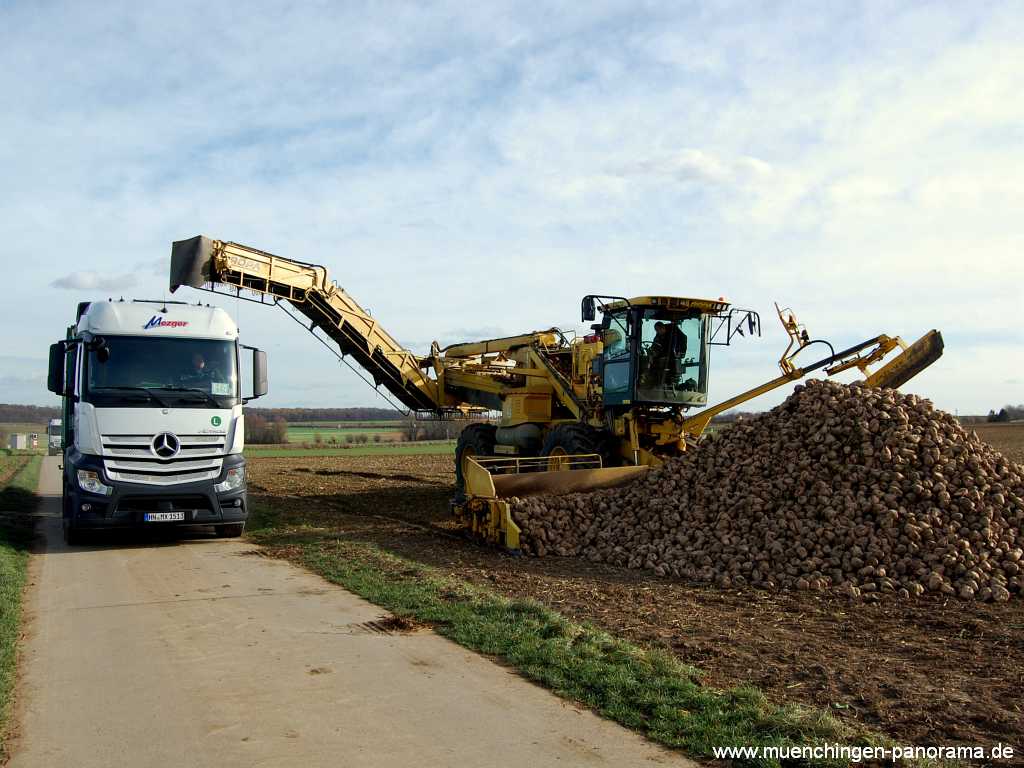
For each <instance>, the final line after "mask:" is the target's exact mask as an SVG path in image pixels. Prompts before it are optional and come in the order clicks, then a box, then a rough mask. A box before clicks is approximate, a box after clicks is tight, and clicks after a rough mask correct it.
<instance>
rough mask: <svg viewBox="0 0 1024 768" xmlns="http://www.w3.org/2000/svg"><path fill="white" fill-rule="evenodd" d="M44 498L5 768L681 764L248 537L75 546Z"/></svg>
mask: <svg viewBox="0 0 1024 768" xmlns="http://www.w3.org/2000/svg"><path fill="white" fill-rule="evenodd" d="M40 490H41V493H43V494H44V500H43V504H42V508H41V512H42V514H43V515H44V520H43V525H44V528H45V534H46V550H45V552H44V553H43V554H39V555H36V556H34V557H33V561H32V565H31V569H32V570H31V574H30V576H31V583H32V586H31V587H30V592H29V596H28V600H27V606H26V607H27V612H28V625H27V628H28V637H27V640H26V644H25V651H26V652H25V655H24V657H23V670H24V678H23V681H22V684H21V686H20V689H19V692H18V704H17V715H16V716H17V717H18V719H19V728H18V731H19V734H18V737H17V739H16V741H15V743H14V750H15V751H14V757H13V760H12V763H11V768H34V767H36V766H39V767H40V768H42V767H43V766H45V767H46V768H52V767H53V766H75V768H88V767H90V766H97V767H99V766H102V767H103V768H109V766H122V765H123V766H132V767H133V768H144V767H145V766H173V767H174V768H186V767H190V766H211V768H213V767H216V768H226V767H227V766H275V768H276V767H278V766H301V767H302V768H315V767H316V766H332V767H334V766H345V767H346V768H354V767H356V766H374V767H375V768H383V767H385V766H402V768H409V766H414V767H415V768H420V767H422V768H433V766H449V765H450V766H459V768H476V767H478V766H516V767H517V768H522V766H547V765H558V766H572V765H585V766H590V765H607V766H642V765H650V764H663V765H684V764H689V763H686V762H685V761H683V760H681V759H680V758H679V757H678V756H676V755H673V754H671V753H668V752H666V751H664V750H661V749H659V748H656V747H654V746H653V745H651V744H649V743H648V742H646V741H645V740H643V739H642V738H640V737H639V736H636V735H635V734H633V733H631V732H628V731H626V730H625V729H622V728H620V727H619V726H617V725H615V724H614V723H611V722H608V721H605V720H602V719H600V718H598V717H596V716H595V715H593V714H591V713H590V712H588V711H581V710H579V709H577V708H575V707H573V706H571V705H569V704H567V703H565V702H563V701H561V700H560V699H558V698H556V697H555V696H553V695H551V694H549V693H547V692H546V691H544V690H541V689H540V688H537V687H535V686H533V685H532V684H530V683H528V682H526V681H524V680H522V679H520V678H519V677H517V676H515V675H514V674H511V673H510V672H508V671H507V670H505V669H504V668H502V667H500V666H499V665H497V664H494V663H492V662H490V661H488V660H486V659H484V658H481V657H480V656H477V655H475V654H472V653H469V652H467V651H466V650H464V649H462V648H460V647H459V646H457V645H455V644H453V643H450V642H448V641H447V640H445V639H444V638H441V637H439V636H437V635H435V634H433V633H432V632H420V633H416V634H411V635H389V634H381V633H378V632H375V631H373V630H372V629H368V628H366V627H365V626H364V624H365V622H369V621H373V620H375V619H378V618H380V617H381V616H382V611H381V610H380V609H378V608H376V607H374V606H373V605H371V604H369V603H367V602H365V601H363V600H360V599H359V598H357V597H355V596H353V595H352V594H350V593H348V592H346V591H344V590H342V589H339V588H338V587H336V586H333V585H331V584H329V583H327V582H325V581H323V580H322V579H320V578H319V577H318V576H315V575H313V574H311V573H308V572H306V571H304V570H302V569H299V568H297V567H295V566H292V565H289V564H287V563H284V562H280V561H275V560H271V559H268V558H264V557H260V556H259V555H257V554H254V549H253V547H252V545H250V544H246V543H245V542H244V541H222V540H218V539H215V538H213V537H212V536H211V537H208V538H205V537H201V536H200V537H194V538H173V539H161V540H157V541H140V540H139V539H138V538H137V537H136V538H134V539H132V538H125V537H118V538H116V539H115V540H107V541H105V540H102V539H101V540H97V541H95V542H93V543H92V544H91V545H90V546H87V547H83V548H73V549H68V548H66V547H64V545H63V544H62V542H61V535H60V518H59V471H58V469H57V459H56V457H54V458H48V459H46V461H45V464H44V467H43V473H42V476H41V479H40ZM689 765H692V764H689Z"/></svg>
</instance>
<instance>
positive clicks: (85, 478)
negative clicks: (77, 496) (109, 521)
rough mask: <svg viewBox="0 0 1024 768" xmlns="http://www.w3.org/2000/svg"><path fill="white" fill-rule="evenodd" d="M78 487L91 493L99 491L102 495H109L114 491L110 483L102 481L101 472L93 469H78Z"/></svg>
mask: <svg viewBox="0 0 1024 768" xmlns="http://www.w3.org/2000/svg"><path fill="white" fill-rule="evenodd" d="M78 487H79V488H81V489H82V490H83V491H88V492H89V493H98V494H99V495H100V496H109V495H110V494H112V493H113V492H114V489H113V488H111V487H110V486H109V485H104V484H103V483H102V482H100V476H99V474H98V473H96V472H93V471H92V470H91V469H80V470H78Z"/></svg>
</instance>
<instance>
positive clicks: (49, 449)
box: [46, 419, 64, 456]
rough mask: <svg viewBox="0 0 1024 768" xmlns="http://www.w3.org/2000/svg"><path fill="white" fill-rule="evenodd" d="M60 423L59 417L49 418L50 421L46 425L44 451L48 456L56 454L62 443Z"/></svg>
mask: <svg viewBox="0 0 1024 768" xmlns="http://www.w3.org/2000/svg"><path fill="white" fill-rule="evenodd" d="M61 423H62V422H61V420H60V419H50V423H49V424H47V425H46V453H47V455H48V456H57V455H58V454H59V453H60V452H61V448H62V447H63V445H64V438H63V435H62V434H61Z"/></svg>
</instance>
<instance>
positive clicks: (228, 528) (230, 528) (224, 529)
mask: <svg viewBox="0 0 1024 768" xmlns="http://www.w3.org/2000/svg"><path fill="white" fill-rule="evenodd" d="M244 529H245V523H231V525H217V526H214V530H215V531H216V532H217V538H218V539H234V538H237V537H239V536H241V535H242V531H243V530H244Z"/></svg>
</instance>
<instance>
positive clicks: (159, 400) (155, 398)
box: [92, 387, 170, 408]
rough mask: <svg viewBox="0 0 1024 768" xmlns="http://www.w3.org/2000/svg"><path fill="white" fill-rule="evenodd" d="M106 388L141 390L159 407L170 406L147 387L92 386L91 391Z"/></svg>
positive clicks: (124, 390) (104, 389) (99, 390)
mask: <svg viewBox="0 0 1024 768" xmlns="http://www.w3.org/2000/svg"><path fill="white" fill-rule="evenodd" d="M106 390H110V391H114V392H141V393H142V394H144V395H146V396H147V397H149V398H150V399H152V400H153V401H155V402H156V403H157V404H158V405H159V406H160V407H161V408H170V406H169V405H168V404H167V403H165V402H164V401H163V400H161V399H160V398H159V397H157V396H156V395H154V394H153V391H152V390H151V389H149V388H148V387H93V388H92V391H93V392H103V391H106Z"/></svg>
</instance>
